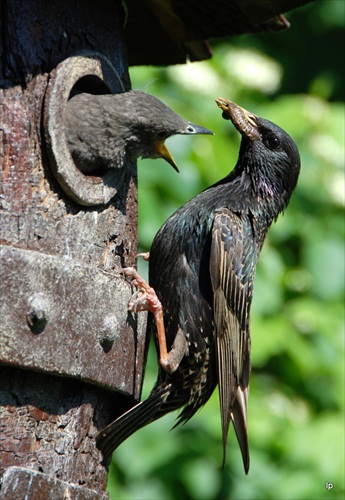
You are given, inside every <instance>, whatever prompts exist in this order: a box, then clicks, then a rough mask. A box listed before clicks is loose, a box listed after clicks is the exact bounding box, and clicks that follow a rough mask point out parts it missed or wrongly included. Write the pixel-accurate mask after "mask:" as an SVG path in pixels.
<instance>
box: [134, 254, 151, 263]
mask: <svg viewBox="0 0 345 500" xmlns="http://www.w3.org/2000/svg"><path fill="white" fill-rule="evenodd" d="M138 257H142V258H143V259H144V260H145V261H146V262H148V261H149V260H150V252H141V253H137V255H136V256H135V258H136V259H137V258H138Z"/></svg>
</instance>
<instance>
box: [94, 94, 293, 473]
mask: <svg viewBox="0 0 345 500" xmlns="http://www.w3.org/2000/svg"><path fill="white" fill-rule="evenodd" d="M216 102H217V104H218V106H219V107H220V108H221V109H222V111H223V117H224V118H226V119H230V120H231V121H232V123H233V124H234V125H235V127H236V128H237V129H238V130H239V132H240V133H241V135H242V141H241V147H240V152H239V157H238V160H237V164H236V166H235V168H234V170H232V172H230V173H229V174H228V175H227V176H226V177H225V178H224V179H222V180H220V181H219V182H217V183H216V184H214V185H213V186H211V187H209V188H207V189H206V190H205V191H203V192H202V193H200V194H199V195H197V196H196V197H195V198H193V199H192V200H190V201H189V202H188V203H186V204H185V205H184V206H183V207H181V208H180V209H178V210H177V211H176V212H175V213H174V214H173V215H172V216H171V217H170V218H169V219H168V220H167V221H166V223H165V224H164V225H163V226H162V227H161V229H160V230H159V231H158V233H157V235H156V236H155V238H154V241H153V244H152V248H151V252H150V261H149V262H150V264H149V282H150V285H151V287H152V288H150V287H148V285H146V284H145V282H143V281H142V280H141V278H140V277H139V276H138V275H137V274H136V272H135V271H134V269H127V270H125V272H126V273H127V275H129V276H133V277H134V279H135V281H136V282H137V284H138V285H139V286H140V287H141V292H140V293H139V296H138V297H137V300H136V301H135V302H134V304H133V306H132V309H133V310H136V309H137V310H142V309H145V307H146V308H149V309H150V310H151V311H152V312H153V313H154V316H155V319H156V325H157V336H156V344H157V347H158V352H159V356H160V369H159V374H158V379H157V382H156V385H155V387H154V388H153V390H152V392H151V394H150V396H149V397H148V399H146V400H145V401H143V402H141V403H139V404H137V405H136V406H134V407H133V408H132V409H130V410H129V411H128V412H127V413H125V414H124V415H122V416H120V417H119V418H118V419H117V420H116V421H115V422H113V423H112V424H110V425H109V426H108V427H106V428H105V429H104V430H103V431H102V432H100V434H99V436H98V446H99V448H100V449H101V450H102V451H103V454H104V456H105V458H107V457H109V456H110V454H111V452H112V451H113V450H114V449H115V448H116V447H117V446H118V445H119V444H121V443H122V441H124V440H125V439H126V438H127V437H128V436H130V435H131V434H132V433H133V432H135V431H136V430H138V429H140V428H141V427H143V426H144V425H147V424H148V423H150V422H152V421H153V420H156V419H157V418H159V417H161V416H163V415H164V414H166V413H168V412H170V411H172V410H176V409H179V408H183V410H182V412H181V413H180V415H179V419H178V423H180V422H185V421H187V420H189V419H190V418H191V417H192V416H193V415H194V414H195V413H196V411H197V410H198V409H199V408H201V407H202V406H203V405H204V404H205V403H206V402H207V400H208V399H209V398H210V396H211V394H212V392H213V391H214V389H215V387H216V386H217V385H218V387H219V394H220V405H221V420H222V434H223V457H224V459H225V451H226V443H227V436H228V429H229V425H230V422H232V423H233V426H234V429H235V432H236V436H237V440H238V443H239V446H240V449H241V452H242V458H243V463H244V469H245V472H246V473H247V472H248V469H249V446H248V437H247V404H248V386H249V373H250V321H249V313H250V307H251V303H252V294H253V282H254V276H255V269H256V264H257V261H258V258H259V254H260V251H261V248H262V245H263V243H264V239H265V236H266V233H267V231H268V228H269V226H270V225H271V223H272V222H273V221H274V220H276V219H277V217H278V215H279V214H280V212H282V211H283V210H284V209H285V208H286V207H287V205H288V203H289V200H290V197H291V194H292V192H293V190H294V188H295V186H296V183H297V179H298V175H299V170H300V157H299V153H298V149H297V147H296V145H295V143H294V142H293V140H292V139H291V137H290V136H289V135H288V134H287V133H286V132H284V130H282V129H281V128H279V127H278V126H277V125H275V124H274V123H271V122H269V121H268V120H265V119H263V118H260V117H258V116H255V115H253V114H251V113H249V112H247V111H245V110H244V109H242V108H241V107H239V106H237V105H236V104H234V103H233V102H231V101H228V100H227V99H222V98H220V99H217V100H216ZM153 291H155V292H156V294H157V296H158V299H159V301H160V303H159V301H158V299H155V298H154V295H153ZM160 306H162V307H160ZM149 318H150V322H149V328H150V329H153V328H154V323H153V316H152V315H151V316H150V317H149ZM163 324H164V326H165V332H164V330H163V329H162V326H163ZM165 342H166V345H165Z"/></svg>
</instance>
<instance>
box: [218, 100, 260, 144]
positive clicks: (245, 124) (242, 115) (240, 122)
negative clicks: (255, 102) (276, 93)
mask: <svg viewBox="0 0 345 500" xmlns="http://www.w3.org/2000/svg"><path fill="white" fill-rule="evenodd" d="M216 103H217V105H218V106H219V107H220V109H222V111H223V114H222V116H223V118H224V119H225V120H231V121H232V123H233V124H234V125H235V127H236V128H237V130H238V131H239V132H240V133H241V135H243V136H244V137H247V138H248V139H250V140H251V141H259V140H260V139H261V134H260V132H259V129H258V126H257V124H256V118H257V117H256V115H254V114H253V113H250V112H249V111H247V110H246V109H243V108H241V106H238V104H235V103H234V102H232V101H229V100H228V99H224V98H223V97H219V98H218V99H216Z"/></svg>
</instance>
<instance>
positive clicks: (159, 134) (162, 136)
mask: <svg viewBox="0 0 345 500" xmlns="http://www.w3.org/2000/svg"><path fill="white" fill-rule="evenodd" d="M157 136H158V138H159V139H165V138H166V132H158V134H157Z"/></svg>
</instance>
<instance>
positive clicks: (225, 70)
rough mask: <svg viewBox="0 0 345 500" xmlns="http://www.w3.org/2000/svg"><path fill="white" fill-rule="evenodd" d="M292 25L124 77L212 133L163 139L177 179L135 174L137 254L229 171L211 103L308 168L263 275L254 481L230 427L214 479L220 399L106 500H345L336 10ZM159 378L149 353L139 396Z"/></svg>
mask: <svg viewBox="0 0 345 500" xmlns="http://www.w3.org/2000/svg"><path fill="white" fill-rule="evenodd" d="M287 17H288V19H289V21H290V22H291V25H292V26H291V28H290V29H289V30H287V31H285V32H281V33H273V34H260V35H255V36H254V35H247V36H242V37H237V38H233V39H230V40H223V41H222V42H217V43H213V44H212V46H213V49H214V55H213V58H212V59H211V60H209V61H206V62H201V63H193V64H187V65H183V66H171V67H167V68H157V67H142V68H131V72H130V73H131V79H132V85H133V88H136V89H141V90H144V91H145V92H148V93H150V94H153V95H155V96H157V97H159V98H160V99H161V100H163V101H164V102H165V103H166V104H168V105H169V106H170V107H171V108H173V109H174V110H175V111H176V112H177V113H179V114H180V115H182V116H183V117H185V118H187V119H188V120H190V121H191V122H194V123H197V124H199V125H202V126H205V127H208V128H210V129H211V130H213V131H214V132H215V136H214V137H211V136H197V137H190V138H189V137H182V136H180V137H175V138H172V139H170V140H168V141H167V146H168V147H169V149H170V151H171V153H172V154H173V156H174V158H175V160H176V162H177V164H178V166H179V168H180V171H181V173H180V174H177V173H176V172H175V171H174V170H173V169H172V168H171V167H170V166H169V165H168V164H167V163H165V162H164V161H163V160H155V161H151V160H144V161H139V162H138V170H139V241H140V249H141V250H145V251H146V250H149V248H150V244H151V242H152V239H153V237H154V235H155V233H156V232H157V231H158V229H159V227H160V226H161V225H162V223H163V222H164V221H165V220H166V219H167V217H168V216H169V215H170V214H171V213H172V212H173V211H175V209H176V208H178V207H179V206H181V205H182V204H183V203H185V202H186V201H187V200H189V199H190V198H191V197H193V196H194V195H195V194H197V193H198V192H200V191H201V190H202V189H204V188H205V187H206V186H209V185H211V184H213V183H214V182H216V181H217V180H218V179H220V178H222V177H224V176H225V175H226V174H227V173H228V172H229V171H230V170H231V169H232V168H233V166H234V165H235V163H236V159H237V155H238V149H239V143H240V136H239V134H238V132H236V131H235V129H234V127H233V126H232V124H231V123H230V122H229V121H224V120H223V119H222V118H221V113H220V110H219V109H218V108H217V106H216V104H215V102H214V99H215V98H216V97H220V96H222V97H225V98H229V99H231V100H233V101H235V102H237V103H238V104H240V105H241V106H243V107H244V108H246V109H248V110H250V111H252V112H253V113H255V114H257V115H259V116H262V117H265V118H267V119H269V120H271V121H273V122H275V123H277V124H278V125H280V126H281V127H282V128H284V129H285V130H286V131H287V132H288V133H289V134H290V135H291V136H292V137H293V138H294V140H295V142H296V144H297V145H298V148H299V150H300V154H301V159H302V170H301V175H300V179H299V183H298V186H297V189H296V191H295V193H294V194H293V197H292V200H291V202H290V205H289V207H288V209H287V210H286V213H285V214H284V216H281V217H280V218H279V220H278V222H277V223H276V224H275V225H273V226H272V228H271V230H270V231H269V235H268V237H267V240H266V243H265V245H264V248H263V251H262V254H261V257H260V261H259V265H258V269H257V276H256V282H255V289H254V302H253V308H252V315H251V322H252V327H251V330H252V374H251V384H250V397H249V439H250V449H251V467H250V471H249V475H248V476H245V474H244V472H243V467H242V460H241V456H240V452H239V449H238V446H237V442H236V438H235V435H234V432H233V429H230V432H229V441H228V453H227V464H226V467H225V470H224V473H223V472H222V470H221V461H222V444H221V427H220V416H219V404H218V395H217V394H216V393H215V394H214V395H213V397H212V398H211V400H210V401H209V402H208V403H207V404H206V406H205V407H204V408H203V409H202V410H201V411H200V412H199V413H198V414H197V415H196V416H195V417H194V418H193V419H192V420H191V421H190V422H188V423H187V424H186V425H185V426H183V427H178V428H177V429H175V430H173V431H172V432H169V430H170V429H171V427H172V426H173V425H174V422H175V418H176V416H177V415H176V414H170V415H168V416H166V417H164V418H163V419H161V420H159V421H158V422H155V423H154V424H151V425H150V426H148V427H146V428H144V429H142V430H141V431H139V432H138V433H136V434H135V435H133V436H132V437H131V438H130V439H128V440H127V441H126V442H125V443H124V444H122V445H121V446H120V447H119V449H118V450H116V452H115V453H114V456H113V462H112V465H111V469H110V474H109V484H108V491H109V492H110V496H111V499H112V500H115V499H133V500H135V499H147V500H154V499H195V500H202V499H207V500H208V499H218V498H219V499H229V500H230V499H236V500H237V499H238V500H240V499H246V500H251V499H257V500H259V499H263V500H264V499H288V500H300V499H301V500H302V499H343V498H344V413H343V409H344V293H343V287H344V212H343V208H344V170H343V169H344V104H343V101H344V95H343V90H344V79H343V76H344V59H343V58H344V17H345V15H344V2H343V0H324V1H319V2H316V3H312V4H310V5H308V6H306V7H304V8H301V9H298V10H296V11H294V12H292V13H290V14H288V15H287ZM145 266H146V264H145V263H143V262H140V263H139V269H140V272H141V273H142V274H143V275H144V276H145V274H146V273H147V269H146V267H145ZM156 374H157V362H156V358H155V353H154V352H153V350H152V348H151V350H150V355H149V361H148V366H147V370H146V375H145V385H144V393H143V396H144V397H146V396H147V394H148V393H149V391H150V389H151V388H152V386H153V384H154V382H155V378H156ZM327 481H328V482H329V483H333V485H334V487H333V489H332V490H329V491H328V490H327V489H326V482H327Z"/></svg>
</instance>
